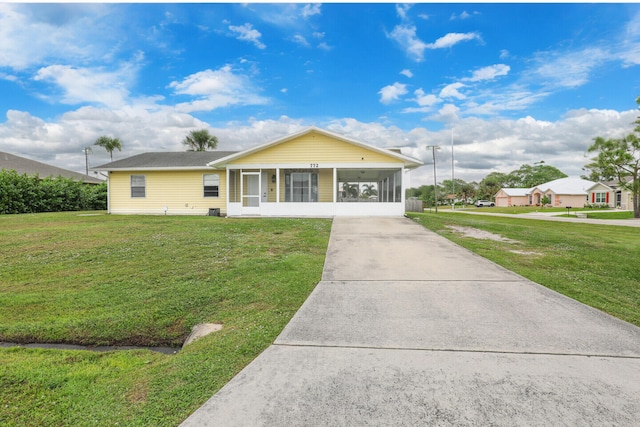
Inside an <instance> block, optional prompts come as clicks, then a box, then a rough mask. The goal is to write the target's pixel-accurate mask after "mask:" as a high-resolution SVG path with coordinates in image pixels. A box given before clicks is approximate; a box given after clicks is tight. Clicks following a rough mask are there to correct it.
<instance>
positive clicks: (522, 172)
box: [507, 160, 567, 188]
mask: <svg viewBox="0 0 640 427" xmlns="http://www.w3.org/2000/svg"><path fill="white" fill-rule="evenodd" d="M566 177H567V175H566V174H565V173H564V172H562V171H561V170H560V169H558V168H555V167H553V166H550V165H546V164H544V160H542V161H540V162H538V163H534V164H533V166H531V165H522V166H520V169H517V170H514V171H512V172H510V173H509V175H507V185H508V186H509V187H515V188H531V187H535V186H536V185H540V184H544V183H545V182H549V181H553V180H554V179H558V178H566Z"/></svg>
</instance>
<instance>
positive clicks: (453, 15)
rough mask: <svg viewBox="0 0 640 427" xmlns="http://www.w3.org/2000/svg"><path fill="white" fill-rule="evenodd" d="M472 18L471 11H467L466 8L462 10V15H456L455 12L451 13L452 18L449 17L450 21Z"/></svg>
mask: <svg viewBox="0 0 640 427" xmlns="http://www.w3.org/2000/svg"><path fill="white" fill-rule="evenodd" d="M469 18H471V15H470V14H469V12H467V11H466V10H464V11H462V13H461V14H460V15H456V14H455V13H453V14H452V15H451V18H449V20H450V21H455V20H456V19H469Z"/></svg>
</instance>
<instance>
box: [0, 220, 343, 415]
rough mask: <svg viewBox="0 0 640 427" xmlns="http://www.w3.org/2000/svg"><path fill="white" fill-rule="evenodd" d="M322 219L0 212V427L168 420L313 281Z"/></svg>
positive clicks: (234, 368) (319, 263)
mask: <svg viewBox="0 0 640 427" xmlns="http://www.w3.org/2000/svg"><path fill="white" fill-rule="evenodd" d="M330 228H331V221H329V220H317V219H242V220H233V219H226V218H217V217H204V216H203V217H163V216H110V215H98V216H95V215H89V216H83V215H79V214H78V213H63V214H37V215H7V216H0V242H2V243H1V244H0V245H1V246H0V260H2V261H0V262H1V263H2V268H1V269H0V308H1V309H0V341H5V342H6V341H8V342H32V341H36V342H66V343H78V344H85V345H113V344H117V345H145V346H179V345H180V344H181V343H182V342H183V340H184V339H185V338H186V337H187V335H188V334H189V332H190V330H191V328H192V327H193V326H194V325H195V324H197V323H203V322H210V323H222V324H223V329H222V331H220V332H216V333H214V334H212V335H210V336H208V337H206V338H203V339H201V340H200V341H197V342H195V343H194V344H192V345H190V346H188V347H187V348H185V350H183V351H180V352H179V353H177V354H176V355H163V354H159V353H155V352H151V351H148V350H136V351H113V352H107V353H95V352H91V351H60V350H39V349H23V348H8V349H0V402H1V403H0V405H1V406H0V425H9V426H90V425H91V426H93V425H96V426H103V425H127V426H143V425H144V426H163V425H166V426H173V425H177V424H179V423H180V422H181V421H182V420H184V419H185V418H186V417H187V416H188V415H189V414H190V413H191V412H193V411H194V410H195V409H197V408H198V407H199V406H200V405H201V404H202V403H204V402H205V401H206V400H207V399H208V398H209V397H211V396H212V395H213V394H214V393H215V392H216V391H217V390H218V389H220V388H221V387H222V386H223V385H224V384H225V383H226V382H228V381H229V380H230V379H231V378H232V377H233V375H235V374H236V373H237V372H239V371H240V370H241V369H242V368H243V367H244V366H246V365H247V364H248V363H249V362H250V361H251V360H253V359H254V358H255V357H256V356H257V355H258V354H260V353H261V352H262V351H263V350H264V349H266V348H267V347H268V346H269V345H270V344H271V343H272V342H273V341H274V339H275V338H276V336H277V335H278V334H279V333H280V331H281V330H282V328H283V327H284V326H285V325H286V324H287V322H288V321H289V320H290V319H291V317H292V316H293V314H294V313H295V312H296V311H297V309H298V308H299V307H300V305H301V304H302V302H304V300H305V299H306V298H307V296H308V295H309V293H310V292H311V290H312V289H313V288H314V286H315V284H316V283H318V282H319V281H320V278H321V274H322V267H323V264H324V257H325V253H326V247H327V243H328V238H329V232H330Z"/></svg>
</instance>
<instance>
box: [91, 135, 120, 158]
mask: <svg viewBox="0 0 640 427" xmlns="http://www.w3.org/2000/svg"><path fill="white" fill-rule="evenodd" d="M93 145H98V146H100V147H102V148H104V149H105V150H107V153H109V156H111V160H112V161H113V150H115V149H116V148H117V149H118V151H122V143H121V142H120V140H119V139H118V138H111V137H110V136H101V137H100V138H98V139H96V142H95V144H93Z"/></svg>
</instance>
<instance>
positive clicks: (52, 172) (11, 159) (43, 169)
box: [0, 151, 104, 185]
mask: <svg viewBox="0 0 640 427" xmlns="http://www.w3.org/2000/svg"><path fill="white" fill-rule="evenodd" d="M3 169H6V170H14V171H16V172H17V173H18V174H20V175H23V174H27V175H29V176H35V175H37V176H39V177H40V178H46V177H49V176H51V177H57V176H62V177H64V178H70V179H73V180H74V181H80V182H83V183H85V184H92V185H96V184H101V183H103V182H104V181H103V180H101V179H98V178H94V177H92V176H89V175H85V174H82V173H78V172H73V171H70V170H67V169H62V168H59V167H57V166H52V165H48V164H46V163H42V162H38V161H35V160H31V159H27V158H25V157H20V156H16V155H15V154H10V153H5V152H3V151H0V170H3Z"/></svg>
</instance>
